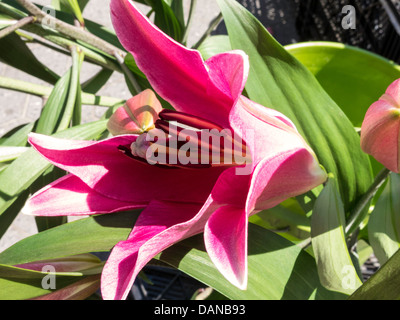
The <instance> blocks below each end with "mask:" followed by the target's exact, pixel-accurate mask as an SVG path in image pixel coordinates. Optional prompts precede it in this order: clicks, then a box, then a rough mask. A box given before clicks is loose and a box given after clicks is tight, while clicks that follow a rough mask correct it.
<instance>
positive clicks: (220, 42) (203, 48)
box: [198, 35, 232, 60]
mask: <svg viewBox="0 0 400 320" xmlns="http://www.w3.org/2000/svg"><path fill="white" fill-rule="evenodd" d="M198 50H199V51H200V53H201V55H202V57H203V59H204V60H208V59H209V58H211V57H212V56H215V55H217V54H219V53H223V52H228V51H231V50H232V46H231V42H230V40H229V37H228V36H227V35H217V36H210V37H208V38H207V39H205V40H204V41H203V42H202V44H201V45H200V46H199V48H198Z"/></svg>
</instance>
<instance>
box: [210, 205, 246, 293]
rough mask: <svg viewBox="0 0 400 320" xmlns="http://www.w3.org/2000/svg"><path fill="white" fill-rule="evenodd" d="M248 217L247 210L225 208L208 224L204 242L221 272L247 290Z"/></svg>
mask: <svg viewBox="0 0 400 320" xmlns="http://www.w3.org/2000/svg"><path fill="white" fill-rule="evenodd" d="M247 219H248V216H247V214H246V212H245V210H244V208H243V207H242V208H240V207H234V206H230V205H227V206H223V207H221V208H219V209H217V210H216V211H215V212H214V213H213V214H212V215H211V217H210V219H209V220H208V222H207V225H206V227H205V231H204V240H205V244H206V249H207V253H208V254H209V256H210V258H211V260H212V261H213V263H214V264H215V266H216V267H217V268H218V270H219V271H220V272H221V273H222V274H223V275H224V276H225V278H227V280H228V281H229V282H230V283H232V284H233V285H235V286H236V287H238V288H240V289H242V290H245V289H246V287H247V269H248V268H247V230H248V222H247Z"/></svg>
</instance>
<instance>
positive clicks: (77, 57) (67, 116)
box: [57, 47, 84, 131]
mask: <svg viewBox="0 0 400 320" xmlns="http://www.w3.org/2000/svg"><path fill="white" fill-rule="evenodd" d="M71 53H72V67H71V78H70V83H69V88H68V96H67V99H66V101H65V107H64V109H63V112H62V116H61V122H60V123H59V124H58V127H57V131H62V130H65V129H67V128H68V127H69V126H70V124H71V121H72V120H73V119H74V120H77V121H74V122H78V124H79V122H80V118H81V99H80V97H81V84H80V74H81V67H82V62H83V59H84V54H83V52H82V51H81V50H80V49H79V48H77V47H75V48H71Z"/></svg>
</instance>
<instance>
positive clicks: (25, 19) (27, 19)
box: [0, 17, 36, 39]
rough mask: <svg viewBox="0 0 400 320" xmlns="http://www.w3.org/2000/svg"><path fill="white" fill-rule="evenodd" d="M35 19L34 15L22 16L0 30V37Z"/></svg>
mask: <svg viewBox="0 0 400 320" xmlns="http://www.w3.org/2000/svg"><path fill="white" fill-rule="evenodd" d="M35 20H36V19H35V17H25V18H22V19H21V20H19V21H18V22H17V23H15V24H13V25H11V26H9V27H7V28H4V29H2V30H0V39H1V38H4V37H5V36H8V35H9V34H10V33H13V32H14V31H16V30H18V29H19V28H21V27H23V26H25V25H27V24H30V23H32V22H34V21H35Z"/></svg>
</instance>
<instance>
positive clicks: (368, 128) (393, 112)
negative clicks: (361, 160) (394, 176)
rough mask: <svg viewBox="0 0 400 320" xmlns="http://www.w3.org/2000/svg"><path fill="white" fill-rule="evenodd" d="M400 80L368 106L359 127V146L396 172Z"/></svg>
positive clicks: (399, 159) (399, 161)
mask: <svg viewBox="0 0 400 320" xmlns="http://www.w3.org/2000/svg"><path fill="white" fill-rule="evenodd" d="M399 133H400V79H398V80H396V81H394V82H393V83H392V84H391V85H390V86H389V87H388V88H387V90H386V92H385V94H383V96H382V97H381V98H380V99H379V100H378V101H376V102H374V103H373V104H372V105H371V106H370V107H369V109H368V111H367V113H366V115H365V118H364V122H363V124H362V127H361V148H362V149H363V151H364V152H365V153H368V154H370V155H372V156H373V157H374V158H375V159H376V160H377V161H378V162H380V163H381V164H383V165H384V166H385V167H386V168H388V169H389V170H391V171H393V172H396V173H399V172H400V156H399V152H400V148H399V143H400V141H399Z"/></svg>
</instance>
